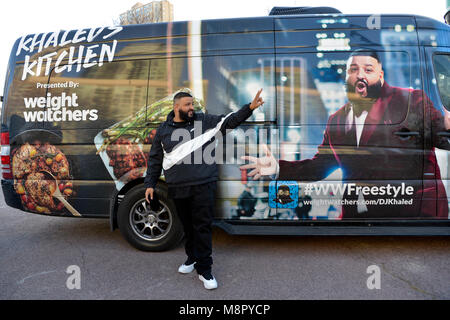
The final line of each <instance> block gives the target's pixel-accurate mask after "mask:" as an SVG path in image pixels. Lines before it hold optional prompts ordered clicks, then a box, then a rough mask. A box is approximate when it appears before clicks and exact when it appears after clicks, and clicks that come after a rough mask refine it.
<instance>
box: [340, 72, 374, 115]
mask: <svg viewBox="0 0 450 320" xmlns="http://www.w3.org/2000/svg"><path fill="white" fill-rule="evenodd" d="M358 84H359V85H361V84H364V85H365V86H366V91H367V95H366V96H365V97H362V96H361V95H360V94H359V93H357V92H356V86H357V85H358ZM381 87H382V84H381V80H378V81H377V82H376V83H375V84H372V85H369V84H368V83H367V82H366V81H365V80H358V81H356V82H355V85H352V84H350V83H348V82H347V83H346V90H347V97H348V100H349V101H350V102H351V103H352V104H353V105H354V106H355V108H356V109H360V110H355V111H356V112H357V113H358V114H360V113H361V112H362V111H363V110H367V109H369V108H370V107H372V104H373V102H374V101H375V100H376V99H378V98H379V97H380V96H381ZM358 111H359V112H358Z"/></svg>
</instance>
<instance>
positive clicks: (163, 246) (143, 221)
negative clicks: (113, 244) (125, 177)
mask: <svg viewBox="0 0 450 320" xmlns="http://www.w3.org/2000/svg"><path fill="white" fill-rule="evenodd" d="M155 192H156V193H158V196H159V202H160V204H161V207H160V209H159V210H158V211H157V212H156V211H152V210H151V208H150V204H149V203H147V202H146V201H145V187H144V186H143V185H139V186H136V187H134V188H132V189H131V190H130V191H128V192H127V193H126V194H125V197H124V199H123V200H122V202H121V203H120V205H119V210H118V212H117V224H118V226H119V230H120V233H121V234H122V235H123V237H124V238H125V239H126V240H127V241H128V242H129V243H130V244H131V245H132V246H133V247H135V248H137V249H139V250H143V251H164V250H167V249H170V248H172V247H174V246H175V245H177V244H178V243H179V242H180V241H181V239H182V237H183V229H182V226H181V222H180V221H179V219H178V216H177V214H176V211H175V205H174V204H173V202H172V201H171V200H170V199H168V198H167V192H165V190H164V189H162V188H160V187H158V186H157V187H156V188H155Z"/></svg>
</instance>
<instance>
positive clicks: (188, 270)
mask: <svg viewBox="0 0 450 320" xmlns="http://www.w3.org/2000/svg"><path fill="white" fill-rule="evenodd" d="M194 264H195V262H194V263H193V264H188V265H185V264H184V263H183V264H182V265H181V266H180V267H179V268H178V272H179V273H191V272H192V271H194Z"/></svg>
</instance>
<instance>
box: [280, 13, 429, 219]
mask: <svg viewBox="0 0 450 320" xmlns="http://www.w3.org/2000/svg"><path fill="white" fill-rule="evenodd" d="M368 19H370V17H367V16H366V17H364V16H356V17H355V16H349V17H345V16H339V17H338V18H332V19H330V18H329V17H328V18H322V17H314V18H310V17H305V18H301V19H299V18H295V17H294V18H280V19H276V22H275V41H276V43H275V45H276V61H277V97H278V105H277V108H278V109H277V112H278V114H279V119H280V121H279V122H280V123H279V125H280V130H283V131H282V132H280V154H281V158H280V161H279V166H280V171H279V179H278V182H277V186H279V188H278V189H280V187H281V186H282V185H287V184H288V183H287V182H289V181H293V180H294V181H296V183H297V184H298V186H299V197H298V202H297V204H298V206H297V207H296V208H294V211H295V212H296V213H297V215H296V216H297V218H299V219H347V220H349V219H355V220H370V219H404V218H418V217H421V216H433V215H435V214H436V211H435V208H429V207H426V206H424V205H423V203H422V198H423V197H425V195H426V196H428V195H429V193H430V192H429V190H425V189H424V187H423V170H424V153H423V148H424V125H423V116H424V107H425V104H424V103H423V97H422V96H423V91H422V88H423V87H422V76H421V71H420V70H421V69H420V58H419V57H420V55H419V49H418V46H417V35H416V32H415V22H414V19H412V18H409V17H395V18H394V17H381V18H380V25H379V26H377V27H375V28H369V27H368V26H369V25H368ZM431 162H432V160H426V161H425V163H427V164H429V163H431ZM283 188H284V189H286V188H285V187H283ZM280 194H281V195H284V191H283V190H281V193H280Z"/></svg>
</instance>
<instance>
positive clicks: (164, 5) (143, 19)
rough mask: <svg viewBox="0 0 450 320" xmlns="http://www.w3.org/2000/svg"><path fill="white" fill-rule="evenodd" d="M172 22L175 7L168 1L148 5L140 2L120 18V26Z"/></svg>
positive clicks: (153, 2)
mask: <svg viewBox="0 0 450 320" xmlns="http://www.w3.org/2000/svg"><path fill="white" fill-rule="evenodd" d="M170 21H173V5H172V4H171V3H170V2H169V1H167V0H163V1H152V2H150V3H147V4H142V3H140V2H138V3H136V4H135V5H134V6H133V7H132V8H131V9H130V10H128V11H127V12H124V13H122V14H121V15H120V17H119V24H120V25H128V24H142V23H155V22H170Z"/></svg>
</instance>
